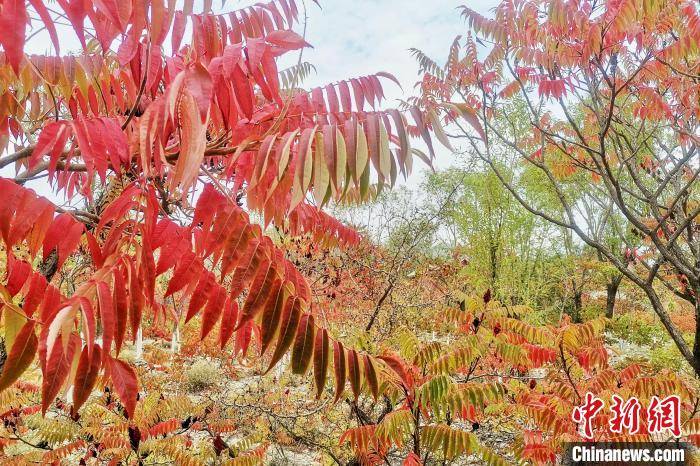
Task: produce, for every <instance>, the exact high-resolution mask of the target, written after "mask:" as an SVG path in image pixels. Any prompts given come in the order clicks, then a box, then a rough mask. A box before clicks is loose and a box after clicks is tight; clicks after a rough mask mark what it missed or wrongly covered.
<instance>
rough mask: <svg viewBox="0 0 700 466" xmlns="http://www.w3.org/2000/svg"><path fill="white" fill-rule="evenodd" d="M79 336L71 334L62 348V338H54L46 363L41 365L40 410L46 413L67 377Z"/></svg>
mask: <svg viewBox="0 0 700 466" xmlns="http://www.w3.org/2000/svg"><path fill="white" fill-rule="evenodd" d="M79 341H80V339H79V337H78V336H77V335H75V334H71V335H70V336H69V337H68V345H67V346H66V348H65V349H64V347H63V339H62V338H56V340H55V341H54V343H53V348H47V349H50V353H49V354H48V359H47V361H46V364H44V365H43V367H42V370H43V373H44V374H43V379H42V384H41V412H42V414H46V410H47V409H48V408H49V405H50V404H51V403H52V402H53V400H54V399H55V398H56V395H58V392H59V391H60V390H61V387H62V386H63V383H64V382H65V381H66V378H67V377H68V373H69V372H70V367H71V365H72V363H73V355H74V354H75V351H76V349H77V347H78V344H79Z"/></svg>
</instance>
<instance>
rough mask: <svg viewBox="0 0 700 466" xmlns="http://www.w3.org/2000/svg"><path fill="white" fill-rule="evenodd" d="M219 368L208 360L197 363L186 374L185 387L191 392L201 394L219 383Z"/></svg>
mask: <svg viewBox="0 0 700 466" xmlns="http://www.w3.org/2000/svg"><path fill="white" fill-rule="evenodd" d="M219 377H220V371H219V367H218V366H217V365H216V364H215V363H214V362H213V361H209V360H206V359H200V360H198V361H195V362H194V363H193V364H192V365H191V366H190V368H189V369H187V371H186V372H185V387H186V388H187V391H189V392H201V391H202V390H206V389H207V388H210V387H212V386H214V385H216V384H217V383H218V381H219Z"/></svg>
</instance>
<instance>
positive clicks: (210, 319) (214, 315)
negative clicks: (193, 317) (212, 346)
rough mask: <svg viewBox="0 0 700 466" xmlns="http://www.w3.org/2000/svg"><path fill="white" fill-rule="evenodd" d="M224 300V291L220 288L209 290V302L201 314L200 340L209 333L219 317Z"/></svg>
mask: <svg viewBox="0 0 700 466" xmlns="http://www.w3.org/2000/svg"><path fill="white" fill-rule="evenodd" d="M225 300H226V289H225V288H224V287H222V286H216V287H215V288H214V289H212V290H211V293H210V295H209V302H207V305H206V307H205V308H204V312H203V313H202V336H201V338H202V340H203V339H204V338H205V337H206V336H207V335H208V334H209V332H211V329H212V328H214V325H216V322H217V321H218V320H219V317H220V316H221V311H222V310H223V307H224V301H225Z"/></svg>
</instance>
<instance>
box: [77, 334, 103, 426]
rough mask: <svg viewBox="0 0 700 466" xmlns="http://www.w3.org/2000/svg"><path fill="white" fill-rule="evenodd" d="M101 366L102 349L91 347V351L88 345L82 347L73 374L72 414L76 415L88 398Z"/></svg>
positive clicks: (96, 345) (96, 346)
mask: <svg viewBox="0 0 700 466" xmlns="http://www.w3.org/2000/svg"><path fill="white" fill-rule="evenodd" d="M101 364H102V349H101V348H100V345H98V344H94V345H92V350H91V349H90V346H88V345H86V346H85V347H83V351H82V352H81V354H80V359H79V360H78V369H77V370H76V373H75V381H74V385H73V408H72V412H73V413H77V412H78V410H79V409H80V407H81V406H82V405H83V403H85V401H87V399H88V397H89V396H90V393H91V392H92V389H93V387H94V386H95V382H96V381H97V374H98V373H99V371H100V365H101Z"/></svg>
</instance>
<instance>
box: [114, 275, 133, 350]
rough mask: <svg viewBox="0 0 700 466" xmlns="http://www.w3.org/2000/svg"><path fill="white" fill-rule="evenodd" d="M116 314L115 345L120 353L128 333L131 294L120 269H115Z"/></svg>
mask: <svg viewBox="0 0 700 466" xmlns="http://www.w3.org/2000/svg"><path fill="white" fill-rule="evenodd" d="M113 303H114V316H115V318H116V324H115V333H114V346H115V348H116V354H117V355H119V351H120V350H121V348H122V343H123V342H124V336H125V335H126V327H127V324H128V320H129V296H128V295H127V291H126V280H125V279H124V273H123V272H122V271H121V270H120V269H116V270H115V271H114V296H113Z"/></svg>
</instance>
